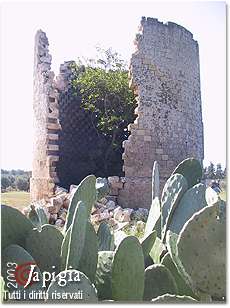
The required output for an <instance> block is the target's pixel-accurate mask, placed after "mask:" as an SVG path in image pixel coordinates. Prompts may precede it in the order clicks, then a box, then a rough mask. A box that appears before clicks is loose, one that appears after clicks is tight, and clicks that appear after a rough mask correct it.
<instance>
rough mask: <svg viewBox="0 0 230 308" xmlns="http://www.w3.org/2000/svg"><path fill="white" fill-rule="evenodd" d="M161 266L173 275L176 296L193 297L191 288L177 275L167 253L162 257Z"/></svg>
mask: <svg viewBox="0 0 230 308" xmlns="http://www.w3.org/2000/svg"><path fill="white" fill-rule="evenodd" d="M161 264H163V265H164V266H165V267H167V269H168V270H169V271H170V272H171V274H172V275H173V278H174V279H175V281H176V285H177V289H178V292H177V294H178V295H187V296H191V297H195V295H194V293H193V291H192V290H191V288H190V287H189V286H188V285H187V284H186V282H185V280H184V279H183V278H182V276H181V275H180V274H179V272H178V270H177V268H176V266H175V264H174V262H173V260H172V258H171V256H170V254H169V253H167V254H166V255H164V257H163V258H162V260H161Z"/></svg>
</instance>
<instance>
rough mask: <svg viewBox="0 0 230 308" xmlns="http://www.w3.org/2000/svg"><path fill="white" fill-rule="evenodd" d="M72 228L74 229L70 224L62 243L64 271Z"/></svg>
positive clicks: (62, 266)
mask: <svg viewBox="0 0 230 308" xmlns="http://www.w3.org/2000/svg"><path fill="white" fill-rule="evenodd" d="M71 230H72V226H70V227H69V229H68V230H67V232H66V233H65V235H64V239H63V241H62V245H61V270H62V271H63V270H65V268H66V262H67V255H68V251H69V241H70V234H71Z"/></svg>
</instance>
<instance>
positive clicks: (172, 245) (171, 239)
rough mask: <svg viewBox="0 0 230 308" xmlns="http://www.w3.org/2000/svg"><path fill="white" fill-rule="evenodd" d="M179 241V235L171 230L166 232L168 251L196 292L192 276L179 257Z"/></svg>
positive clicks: (180, 272)
mask: <svg viewBox="0 0 230 308" xmlns="http://www.w3.org/2000/svg"><path fill="white" fill-rule="evenodd" d="M177 241H178V235H177V234H175V233H173V232H171V231H170V230H169V231H167V233H166V247H167V249H168V252H169V254H170V257H171V258H172V260H173V262H174V264H175V266H176V268H177V270H178V273H179V274H180V275H181V277H182V278H183V280H184V281H185V283H186V284H187V285H188V287H189V288H190V289H191V290H192V292H195V287H194V284H193V281H192V279H191V277H190V276H189V275H188V273H187V272H186V271H185V269H184V267H183V265H182V263H181V260H180V259H179V257H178V251H177ZM194 294H195V293H194Z"/></svg>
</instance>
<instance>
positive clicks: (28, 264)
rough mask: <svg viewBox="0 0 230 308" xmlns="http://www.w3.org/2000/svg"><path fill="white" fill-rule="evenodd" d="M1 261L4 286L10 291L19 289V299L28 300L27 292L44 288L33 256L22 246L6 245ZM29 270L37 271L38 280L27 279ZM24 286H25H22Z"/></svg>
mask: <svg viewBox="0 0 230 308" xmlns="http://www.w3.org/2000/svg"><path fill="white" fill-rule="evenodd" d="M1 261H2V262H1V274H2V276H3V278H4V280H5V283H6V287H7V289H8V290H9V292H10V293H12V292H13V291H19V293H20V300H29V294H30V292H31V291H33V290H34V291H36V292H38V291H39V290H42V291H43V290H44V288H42V275H41V272H40V269H39V268H38V267H37V266H36V262H35V260H34V259H33V257H32V256H31V255H30V254H29V253H28V252H27V251H26V250H25V249H24V248H22V247H21V246H19V245H10V246H8V247H7V248H5V249H4V250H3V252H2V260H1ZM33 267H34V269H33ZM9 270H10V273H11V275H10V276H11V279H10V280H8V277H9ZM30 271H32V272H33V273H35V272H37V276H38V279H39V281H34V282H32V280H29V272H30ZM30 281H31V283H30ZM27 283H28V285H27ZM24 286H26V287H25V288H24ZM24 294H25V296H24Z"/></svg>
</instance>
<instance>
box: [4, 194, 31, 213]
mask: <svg viewBox="0 0 230 308" xmlns="http://www.w3.org/2000/svg"><path fill="white" fill-rule="evenodd" d="M1 204H5V205H9V206H12V207H14V208H16V209H18V210H22V209H23V208H24V207H25V206H27V205H29V204H30V194H29V193H28V192H25V191H10V192H5V193H2V194H1Z"/></svg>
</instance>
